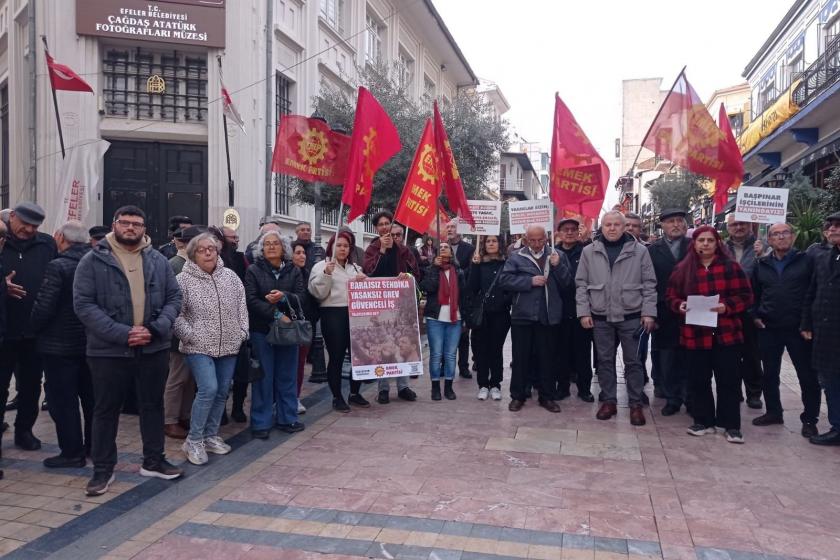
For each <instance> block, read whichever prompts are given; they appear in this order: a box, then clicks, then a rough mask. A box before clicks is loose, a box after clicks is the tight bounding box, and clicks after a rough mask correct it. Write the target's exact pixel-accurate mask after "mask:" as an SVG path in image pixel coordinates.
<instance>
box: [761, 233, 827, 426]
mask: <svg viewBox="0 0 840 560" xmlns="http://www.w3.org/2000/svg"><path fill="white" fill-rule="evenodd" d="M767 239H768V241H769V243H770V247H772V249H773V251H772V252H771V253H770V254H769V255H767V256H765V257H761V258H760V259H758V263H757V264H756V266H755V268H754V269H753V273H752V287H753V292H754V293H755V303H754V305H753V309H752V317H753V323H754V325H755V326H756V328H757V329H758V346H759V349H760V351H761V363H762V365H763V366H764V378H763V389H764V401H765V404H766V406H767V413H766V414H763V415H761V416H759V417H757V418H754V419H753V421H752V423H753V425H754V426H769V425H771V424H784V418H783V415H782V413H783V409H782V401H781V398H780V396H779V373H780V371H781V368H782V354H783V353H784V351H785V349H787V351H788V355H789V356H790V359H791V361H792V362H793V367H794V369H795V370H796V375H797V377H798V378H799V388H800V390H801V394H802V405H803V407H804V411H803V412H802V414H801V415H800V416H799V419H800V420H801V421H802V435H803V436H804V437H807V438H810V437H812V436H815V435H817V433H818V432H817V419H818V418H819V415H820V384H819V381H818V380H817V374H816V372H814V370H813V369H812V368H811V343H810V342H808V341H806V340H804V339H803V338H802V337H801V336H800V334H799V322H800V320H801V318H802V306H803V304H804V303H805V296H806V295H807V292H808V286H809V285H810V283H811V274H812V273H813V262H812V260H811V257H809V256H808V255H806V254H805V253H803V252H800V251H798V250H796V249H794V248H793V242H794V240H795V239H796V235H795V234H794V233H793V228H792V227H791V226H790V224H773V225H772V226H770V228H769V230H768V232H767Z"/></svg>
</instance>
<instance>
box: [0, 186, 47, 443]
mask: <svg viewBox="0 0 840 560" xmlns="http://www.w3.org/2000/svg"><path fill="white" fill-rule="evenodd" d="M43 221H44V210H43V208H41V207H40V206H38V205H37V204H35V203H34V202H21V203H20V204H18V205H17V206H15V208H14V210H12V211H11V212H10V213H9V232H8V234H7V235H6V246H5V248H4V249H3V253H2V254H0V262H2V264H3V269H4V274H5V275H6V288H7V297H6V312H7V328H6V336H5V337H4V340H3V346H2V351H0V402H2V403H3V404H5V403H6V401H7V398H8V396H9V383H10V382H11V378H12V372H14V374H15V380H16V383H15V387H16V389H17V394H18V396H17V402H18V410H17V418H16V419H15V445H16V446H17V447H19V448H21V449H25V450H27V451H34V450H37V449H40V448H41V442H40V440H39V439H38V438H36V437H35V436H34V435H32V426H34V425H35V420H36V419H37V418H38V399H39V398H40V396H41V370H42V365H41V359H40V357H39V355H38V352H37V346H36V341H35V334H34V333H33V332H32V326H31V324H30V319H29V318H30V316H31V315H32V306H33V305H34V304H35V296H36V295H37V294H38V289H39V288H40V287H41V282H43V280H44V272H45V271H46V269H47V263H49V262H50V261H51V260H53V259H54V258H55V255H56V246H55V240H54V239H53V238H52V237H51V236H49V235H47V234H45V233H41V232H39V231H38V228H39V227H40V225H41V223H42V222H43Z"/></svg>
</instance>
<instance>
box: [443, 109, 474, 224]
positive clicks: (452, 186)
mask: <svg viewBox="0 0 840 560" xmlns="http://www.w3.org/2000/svg"><path fill="white" fill-rule="evenodd" d="M434 112H435V145H436V147H437V151H438V157H439V158H440V162H441V167H442V169H441V180H442V181H443V185H444V187H446V200H447V201H448V202H449V209H450V210H452V212H453V213H454V214H455V215H456V216H458V217H459V218H461V219H463V220H465V221H466V222H467V223H469V224H470V225H471V226H475V219H474V218H473V215H472V212H471V211H470V207H469V205H468V204H467V195H466V194H464V185H463V183H461V174H460V173H458V166H457V165H456V164H455V156H454V155H452V147H451V146H450V145H449V137H448V136H447V135H446V129H445V128H444V127H443V119H442V118H441V116H440V111H438V106H437V101H435V103H434Z"/></svg>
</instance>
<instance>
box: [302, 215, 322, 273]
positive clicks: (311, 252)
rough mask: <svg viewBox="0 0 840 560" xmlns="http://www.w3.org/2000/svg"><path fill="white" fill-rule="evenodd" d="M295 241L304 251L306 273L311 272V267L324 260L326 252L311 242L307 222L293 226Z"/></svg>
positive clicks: (310, 231)
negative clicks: (300, 244)
mask: <svg viewBox="0 0 840 560" xmlns="http://www.w3.org/2000/svg"><path fill="white" fill-rule="evenodd" d="M295 237H296V240H297V241H298V242H300V243H302V244H303V249H304V251H306V265H305V266H304V268H306V271H307V272H310V271H312V267H313V266H315V263H316V262H318V261H322V260H324V257H326V252H325V251H324V248H323V247H321V246H320V245H316V244H315V243H313V242H312V224H310V223H309V222H300V223H299V224H298V225H297V226H295Z"/></svg>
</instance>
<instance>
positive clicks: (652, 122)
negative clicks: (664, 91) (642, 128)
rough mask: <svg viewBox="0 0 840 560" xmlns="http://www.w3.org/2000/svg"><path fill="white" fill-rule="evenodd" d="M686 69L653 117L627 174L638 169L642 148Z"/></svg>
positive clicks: (680, 74) (681, 71)
mask: <svg viewBox="0 0 840 560" xmlns="http://www.w3.org/2000/svg"><path fill="white" fill-rule="evenodd" d="M686 68H687V66H683V67H682V70H680V73H679V74H677V79H675V80H674V84H673V85H672V86H671V89H669V90H668V95H666V96H665V99H663V100H662V104H661V105H660V106H659V110H658V111H657V112H656V116H655V117H653V120H652V121H650V126H649V127H648V129H647V132H645V136H644V138H642V141H641V142H640V143H639V151H638V152H636V159H634V160H633V165H632V166H630V169H629V170H628V171H627V173H629V174H630V175H632V174H633V170H634V169H635V168H636V164H637V163H638V162H639V156H640V155H642V148H644V146H645V142H647V138H648V136H649V135H650V131H651V130H653V125H654V123H656V120H657V119H658V118H659V115H660V114H661V113H662V109H664V108H665V102H666V101H668V98H669V97H671V93H673V91H674V88H675V87H676V85H677V82H679V81H680V78H681V77H682V76H683V74H685V69H686Z"/></svg>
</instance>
